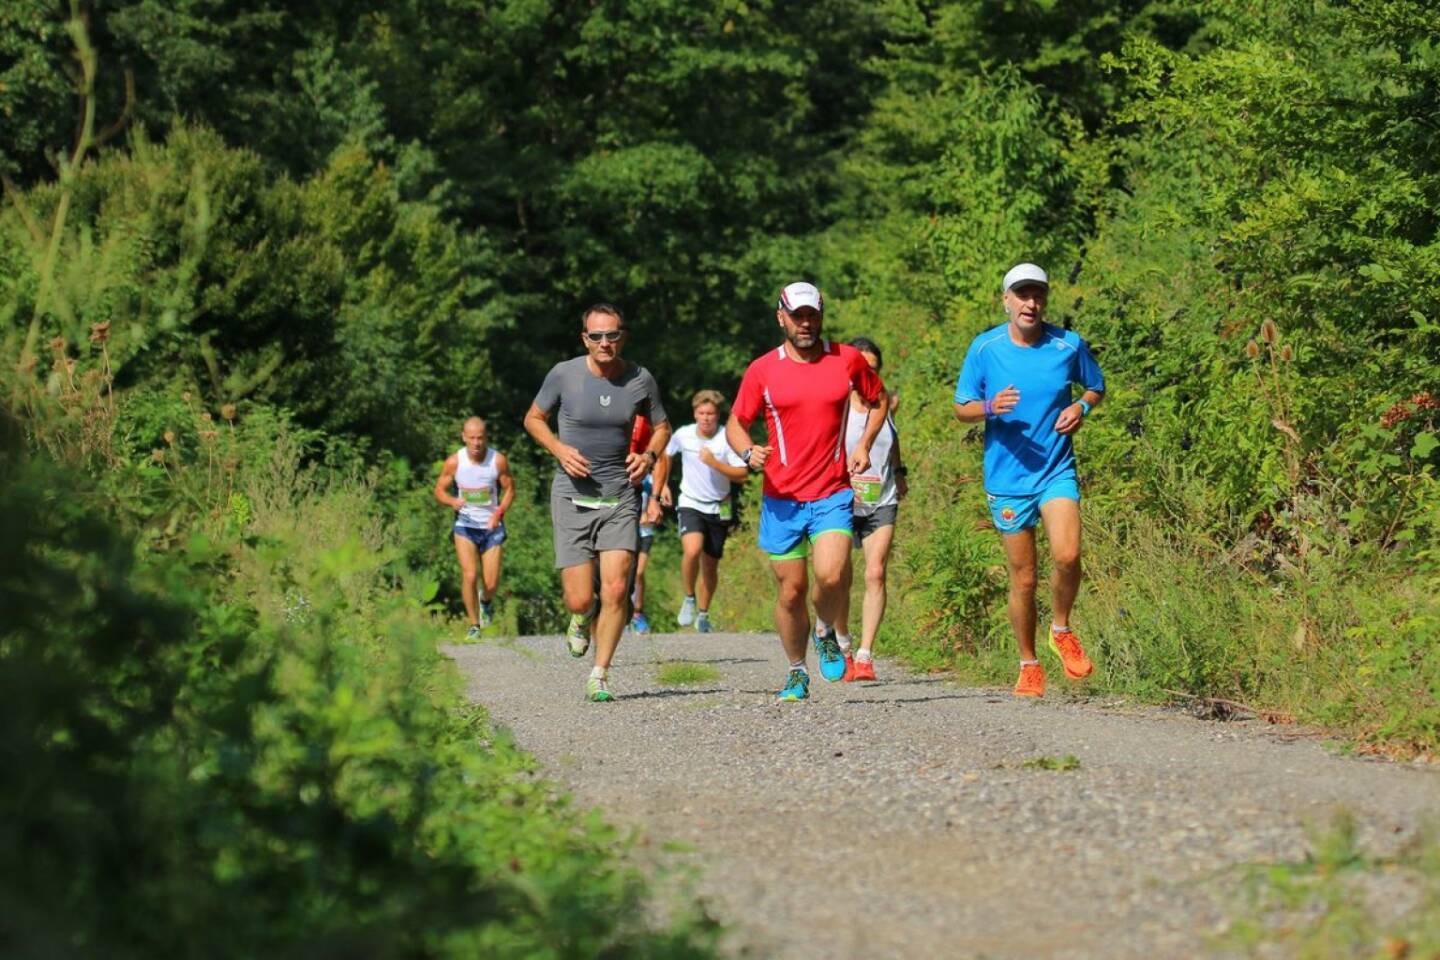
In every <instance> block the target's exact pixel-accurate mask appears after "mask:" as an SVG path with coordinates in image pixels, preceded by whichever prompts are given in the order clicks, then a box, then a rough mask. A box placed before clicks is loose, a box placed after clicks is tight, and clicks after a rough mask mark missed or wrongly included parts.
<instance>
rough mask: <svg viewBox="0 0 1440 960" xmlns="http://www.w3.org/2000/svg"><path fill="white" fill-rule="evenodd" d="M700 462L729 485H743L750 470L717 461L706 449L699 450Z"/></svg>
mask: <svg viewBox="0 0 1440 960" xmlns="http://www.w3.org/2000/svg"><path fill="white" fill-rule="evenodd" d="M700 462H701V463H703V464H705V466H707V467H709V468H710V469H711V470H714V471H715V472H716V473H718V474H720V475H721V476H723V477H724V478H725V479H727V480H729V481H730V482H731V483H744V482H745V479H746V478H747V477H749V476H750V470H749V469H748V468H747V467H736V466H732V465H730V464H728V463H723V462H721V461H720V460H717V459H716V458H715V454H713V453H711V452H710V450H709V448H708V447H701V448H700Z"/></svg>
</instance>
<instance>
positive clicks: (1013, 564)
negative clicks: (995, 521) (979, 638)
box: [1001, 527, 1037, 660]
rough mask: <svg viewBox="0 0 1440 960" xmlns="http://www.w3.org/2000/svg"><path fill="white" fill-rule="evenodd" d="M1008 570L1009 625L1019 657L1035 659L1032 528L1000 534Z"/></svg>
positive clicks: (1033, 538) (1033, 537) (1033, 534)
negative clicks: (1018, 650)
mask: <svg viewBox="0 0 1440 960" xmlns="http://www.w3.org/2000/svg"><path fill="white" fill-rule="evenodd" d="M1001 539H1002V540H1003V541H1004V544H1005V565H1006V567H1008V568H1009V571H1010V599H1009V603H1008V604H1007V609H1008V612H1009V614H1010V629H1012V630H1014V631H1015V644H1016V645H1017V646H1018V647H1019V648H1020V659H1021V660H1035V659H1037V658H1036V656H1035V530H1034V528H1033V527H1032V528H1031V529H1029V530H1022V531H1020V532H1019V533H1006V534H1001Z"/></svg>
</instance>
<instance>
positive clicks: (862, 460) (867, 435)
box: [850, 390, 890, 473]
mask: <svg viewBox="0 0 1440 960" xmlns="http://www.w3.org/2000/svg"><path fill="white" fill-rule="evenodd" d="M889 412H890V394H889V393H887V392H886V391H884V390H881V391H880V397H879V399H877V400H876V401H875V403H874V405H873V406H871V407H870V412H869V414H867V415H866V417H865V432H864V433H862V434H860V442H859V443H857V444H856V445H855V449H854V450H853V451H851V453H850V472H851V473H864V472H865V471H866V470H869V469H870V447H871V446H873V445H874V443H875V438H876V437H878V436H879V435H880V428H881V427H883V426H885V415H886V414H887V413H889Z"/></svg>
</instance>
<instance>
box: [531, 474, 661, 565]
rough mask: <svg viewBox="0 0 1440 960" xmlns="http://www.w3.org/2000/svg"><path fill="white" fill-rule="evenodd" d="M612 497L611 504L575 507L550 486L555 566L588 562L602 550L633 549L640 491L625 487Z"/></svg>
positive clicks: (638, 520) (637, 530)
mask: <svg viewBox="0 0 1440 960" xmlns="http://www.w3.org/2000/svg"><path fill="white" fill-rule="evenodd" d="M615 500H616V502H615V505H614V506H604V507H578V506H576V505H575V504H574V503H573V502H571V500H570V498H569V497H567V496H564V495H562V494H561V493H559V492H558V491H557V490H556V489H555V488H554V487H553V486H552V487H551V488H550V519H551V525H552V526H553V528H554V531H555V568H556V569H557V570H563V569H565V568H566V567H575V566H579V565H580V564H582V563H589V562H591V561H592V560H594V559H595V558H596V556H598V555H599V554H601V553H603V552H604V551H606V550H629V551H630V552H631V553H634V552H635V550H636V548H637V547H638V546H639V540H640V493H639V491H637V490H636V489H635V488H634V487H626V488H625V490H624V491H623V492H622V493H620V495H619V496H618V497H616V498H615Z"/></svg>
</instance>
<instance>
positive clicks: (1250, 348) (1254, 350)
mask: <svg viewBox="0 0 1440 960" xmlns="http://www.w3.org/2000/svg"><path fill="white" fill-rule="evenodd" d="M1245 356H1247V357H1249V358H1250V359H1251V360H1254V359H1255V358H1256V357H1258V356H1260V344H1258V343H1256V342H1255V341H1254V340H1251V341H1250V342H1249V343H1247V344H1245Z"/></svg>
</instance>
